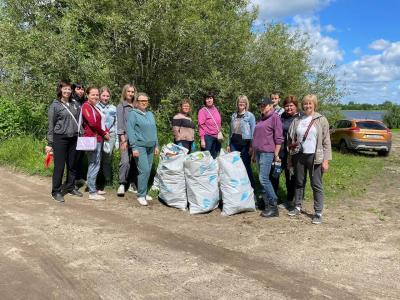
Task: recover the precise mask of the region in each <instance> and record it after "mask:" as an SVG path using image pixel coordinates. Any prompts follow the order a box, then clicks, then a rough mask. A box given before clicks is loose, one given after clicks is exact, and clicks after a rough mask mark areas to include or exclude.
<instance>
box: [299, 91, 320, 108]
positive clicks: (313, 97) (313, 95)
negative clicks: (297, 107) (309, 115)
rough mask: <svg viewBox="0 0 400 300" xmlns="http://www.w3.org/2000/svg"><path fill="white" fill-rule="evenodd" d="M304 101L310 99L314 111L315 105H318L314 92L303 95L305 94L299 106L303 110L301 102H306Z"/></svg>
mask: <svg viewBox="0 0 400 300" xmlns="http://www.w3.org/2000/svg"><path fill="white" fill-rule="evenodd" d="M306 101H311V102H313V103H314V110H315V111H316V110H317V107H318V99H317V95H315V94H308V95H305V96H304V97H303V100H302V101H301V108H302V109H303V110H304V108H303V103H304V102H306Z"/></svg>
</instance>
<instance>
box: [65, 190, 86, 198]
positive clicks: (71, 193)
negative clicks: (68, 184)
mask: <svg viewBox="0 0 400 300" xmlns="http://www.w3.org/2000/svg"><path fill="white" fill-rule="evenodd" d="M68 195H70V196H72V197H83V194H82V193H81V192H80V191H78V190H75V189H74V190H72V191H70V192H68Z"/></svg>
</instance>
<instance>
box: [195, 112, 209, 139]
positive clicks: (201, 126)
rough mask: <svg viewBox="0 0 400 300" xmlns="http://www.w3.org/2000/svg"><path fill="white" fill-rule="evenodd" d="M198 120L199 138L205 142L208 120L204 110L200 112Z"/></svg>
mask: <svg viewBox="0 0 400 300" xmlns="http://www.w3.org/2000/svg"><path fill="white" fill-rule="evenodd" d="M197 119H198V123H199V136H200V139H202V140H204V136H205V131H204V125H205V124H206V119H207V118H206V114H205V110H204V109H200V110H199V114H198V116H197Z"/></svg>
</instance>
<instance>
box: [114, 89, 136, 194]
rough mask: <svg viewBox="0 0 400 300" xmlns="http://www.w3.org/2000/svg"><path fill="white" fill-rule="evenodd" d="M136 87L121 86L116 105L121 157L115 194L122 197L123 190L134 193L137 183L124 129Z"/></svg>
mask: <svg viewBox="0 0 400 300" xmlns="http://www.w3.org/2000/svg"><path fill="white" fill-rule="evenodd" d="M135 93H136V88H135V86H134V85H133V84H126V85H125V86H124V87H123V88H122V94H121V103H120V104H118V106H117V119H118V120H119V122H118V127H117V128H118V131H117V133H118V140H119V150H120V154H121V159H120V162H119V187H118V190H117V195H118V196H120V197H123V196H124V195H125V191H126V190H127V189H128V191H131V192H133V193H136V192H137V191H136V183H137V167H136V162H135V160H134V159H132V155H131V151H130V149H129V145H128V135H127V131H126V123H127V120H128V114H129V112H130V111H132V110H133V108H134V107H133V101H134V100H135Z"/></svg>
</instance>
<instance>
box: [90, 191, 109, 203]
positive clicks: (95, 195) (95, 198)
mask: <svg viewBox="0 0 400 300" xmlns="http://www.w3.org/2000/svg"><path fill="white" fill-rule="evenodd" d="M89 200H95V201H102V200H106V198H104V197H103V196H100V195H98V194H97V193H93V194H89Z"/></svg>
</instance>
